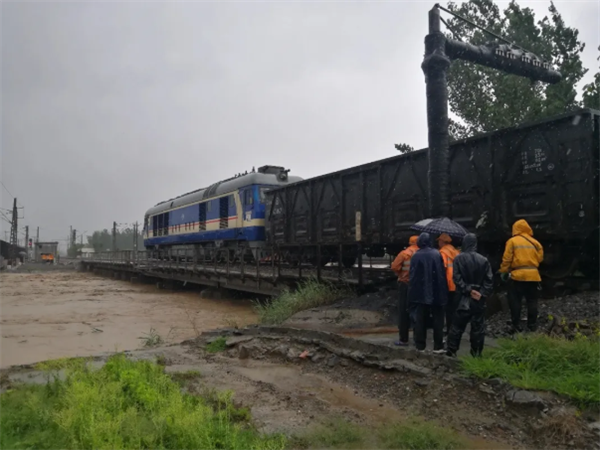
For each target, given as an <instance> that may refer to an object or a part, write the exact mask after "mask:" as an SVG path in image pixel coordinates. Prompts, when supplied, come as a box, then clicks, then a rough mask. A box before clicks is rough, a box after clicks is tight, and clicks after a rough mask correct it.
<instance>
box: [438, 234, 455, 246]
mask: <svg viewBox="0 0 600 450" xmlns="http://www.w3.org/2000/svg"><path fill="white" fill-rule="evenodd" d="M437 240H438V241H439V242H440V244H451V243H452V238H451V237H450V236H449V235H448V234H446V233H442V234H440V236H439V237H438V238H437Z"/></svg>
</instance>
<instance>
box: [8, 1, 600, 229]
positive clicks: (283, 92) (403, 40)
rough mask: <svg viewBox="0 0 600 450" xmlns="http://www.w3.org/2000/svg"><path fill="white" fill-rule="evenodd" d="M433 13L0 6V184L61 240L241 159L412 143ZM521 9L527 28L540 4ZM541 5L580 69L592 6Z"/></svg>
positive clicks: (242, 164) (295, 165)
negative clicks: (573, 31)
mask: <svg viewBox="0 0 600 450" xmlns="http://www.w3.org/2000/svg"><path fill="white" fill-rule="evenodd" d="M434 3H435V2H434V1H427V2H394V3H375V2H370V3H343V2H340V3H325V2H319V3H316V2H315V3H308V2H304V3H300V2H297V3H281V2H280V3H276V2H270V3H267V2H263V3H243V2H238V3H224V2H221V3H125V2H119V3H117V2H115V3H99V2H98V3H91V2H89V3H24V2H21V3H4V4H2V23H1V25H2V130H1V131H2V160H1V167H2V182H3V184H4V185H5V187H6V188H7V189H8V190H10V192H11V193H12V194H13V195H15V196H17V197H18V201H19V204H20V205H23V206H24V207H25V209H24V214H25V219H24V221H22V222H21V223H22V224H23V225H25V224H28V225H30V226H31V228H32V230H34V229H35V227H36V226H40V230H41V231H40V237H41V239H44V240H46V239H57V238H61V239H65V238H66V237H67V235H68V228H69V226H70V225H72V226H73V227H75V228H76V229H77V230H78V231H79V232H83V231H87V232H88V233H91V232H92V231H93V230H95V229H101V228H110V226H111V225H112V221H113V220H116V221H117V222H120V223H131V222H134V221H136V220H138V221H140V222H141V221H142V220H143V214H144V212H145V211H146V209H148V208H149V207H151V206H153V205H154V204H155V203H157V202H158V201H161V200H165V199H167V198H171V197H174V196H176V195H179V194H182V193H184V192H187V191H190V190H193V189H197V188H199V187H203V186H206V185H209V184H211V183H213V182H215V181H218V180H219V179H222V178H227V177H230V176H232V175H233V174H235V173H237V172H240V171H245V170H251V168H252V167H253V166H256V167H258V166H261V165H264V164H274V165H283V166H285V167H287V168H290V169H291V174H293V175H298V176H301V177H305V178H308V177H312V176H315V175H320V174H323V173H327V172H330V171H333V170H338V169H342V168H346V167H351V166H354V165H357V164H361V163H366V162H369V161H373V160H376V159H381V158H385V157H389V156H393V155H395V154H397V152H396V151H395V149H394V146H393V144H394V143H396V142H406V143H409V144H411V145H413V146H414V147H416V148H421V147H425V146H426V143H427V134H426V117H425V83H424V78H423V74H422V72H421V68H420V64H421V61H422V57H423V38H424V36H425V34H426V33H427V11H428V10H429V9H430V8H431V7H432V5H433V4H434ZM519 4H520V5H522V6H530V7H532V8H533V9H534V10H535V11H536V13H537V16H538V18H541V17H542V15H543V14H545V13H546V11H547V7H548V5H549V2H547V1H540V2H526V1H520V2H519ZM556 4H557V6H558V8H559V10H560V11H561V13H562V14H563V17H564V18H565V21H566V22H567V24H568V25H570V26H575V27H576V28H578V29H579V31H580V37H581V39H582V40H583V41H584V42H586V44H587V48H586V52H585V55H584V63H585V65H586V67H589V68H591V69H596V68H597V67H598V64H597V62H596V61H595V58H596V56H597V50H596V49H597V47H598V42H599V39H600V37H599V31H598V30H600V8H599V2H598V1H597V0H593V1H589V2H583V1H564V2H560V1H558V2H556ZM591 72H592V71H590V76H588V77H587V79H588V80H589V79H591ZM0 189H1V190H2V202H1V206H2V207H3V208H11V206H12V198H11V196H10V195H9V194H8V193H7V191H6V189H5V188H4V187H0ZM1 223H2V229H1V237H2V239H4V238H5V232H4V231H5V230H8V227H7V224H6V222H5V221H3V220H2V221H1ZM32 232H33V231H32Z"/></svg>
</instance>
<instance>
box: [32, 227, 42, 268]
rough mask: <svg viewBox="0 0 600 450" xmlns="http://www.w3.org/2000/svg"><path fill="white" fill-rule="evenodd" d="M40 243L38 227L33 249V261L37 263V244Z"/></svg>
mask: <svg viewBox="0 0 600 450" xmlns="http://www.w3.org/2000/svg"><path fill="white" fill-rule="evenodd" d="M38 242H40V227H37V233H36V235H35V244H36V245H35V247H34V249H33V259H34V261H36V262H37V259H38V254H37V253H38V246H37V243H38Z"/></svg>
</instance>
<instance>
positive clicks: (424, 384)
mask: <svg viewBox="0 0 600 450" xmlns="http://www.w3.org/2000/svg"><path fill="white" fill-rule="evenodd" d="M415 384H416V385H417V386H420V387H427V386H429V385H430V384H431V381H429V380H423V379H419V380H415Z"/></svg>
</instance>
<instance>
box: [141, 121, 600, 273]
mask: <svg viewBox="0 0 600 450" xmlns="http://www.w3.org/2000/svg"><path fill="white" fill-rule="evenodd" d="M599 149H600V112H599V111H595V110H590V109H585V110H579V111H575V112H571V113H568V114H564V115H560V116H556V117H552V118H549V119H546V120H542V121H539V122H535V123H528V124H524V125H521V126H516V127H511V128H506V129H502V130H498V131H495V132H492V133H487V134H484V135H480V136H477V137H474V138H470V139H465V140H459V141H455V142H453V143H452V144H451V146H450V183H449V192H448V193H447V195H448V198H449V200H450V204H451V213H450V217H452V218H453V219H454V220H455V221H457V222H458V223H460V224H461V225H463V226H464V227H465V228H467V229H469V230H470V231H473V232H475V233H476V234H477V235H478V237H479V247H480V251H481V252H482V253H484V254H485V255H486V256H488V257H489V258H490V260H491V262H492V264H493V265H494V267H496V268H497V267H498V266H499V264H500V259H501V256H502V252H503V249H504V243H505V242H506V239H507V238H508V237H510V230H511V225H512V223H513V222H514V221H515V220H517V219H520V218H522V219H526V220H527V221H528V222H529V224H530V225H531V227H532V228H533V230H534V234H535V236H536V238H538V239H539V240H540V241H541V242H542V243H543V244H544V247H545V260H544V265H543V267H542V269H543V273H544V274H545V275H546V276H548V277H553V278H562V277H566V276H570V275H572V274H573V273H575V272H576V271H577V270H580V271H582V272H584V273H585V274H586V275H587V276H593V277H596V278H597V277H598V254H599V251H600V250H599V233H600V228H599V215H600V209H599V206H598V205H599V191H600V186H599V164H600V162H599V153H600V150H599ZM427 171H428V161H427V149H424V150H418V151H414V152H410V153H407V154H403V155H399V156H395V157H392V158H387V159H384V160H380V161H375V162H372V163H368V164H364V165H361V166H357V167H352V168H349V169H345V170H342V171H339V172H334V173H330V174H326V175H322V176H318V177H314V178H310V179H306V180H302V179H301V178H299V177H292V176H288V172H289V171H288V170H285V169H284V168H282V167H278V166H264V167H261V168H259V169H258V171H257V172H251V173H248V174H244V175H241V176H237V177H234V178H231V179H229V180H224V181H221V182H219V183H215V184H213V185H211V186H209V187H208V188H204V189H200V190H198V191H194V192H190V193H188V194H184V195H182V196H180V197H176V198H174V199H171V200H167V201H165V202H161V203H159V204H157V205H156V206H155V207H153V208H151V209H149V210H148V211H147V212H146V215H145V220H144V244H145V246H146V248H148V249H157V248H159V249H160V248H191V247H192V246H194V245H198V246H200V247H201V248H204V249H206V248H229V249H237V248H249V249H251V250H252V255H253V256H254V257H255V258H261V257H262V256H264V255H266V254H273V252H277V253H278V257H280V258H282V259H284V260H287V262H289V263H291V264H297V263H299V262H300V261H303V262H310V263H312V264H319V265H323V264H326V263H328V262H330V261H339V262H341V263H342V264H343V265H345V266H352V265H353V264H354V263H355V261H356V258H357V256H358V255H363V254H366V255H367V256H369V257H381V256H384V255H385V254H388V255H396V254H397V253H398V252H399V251H400V250H401V249H402V248H404V247H405V245H406V243H407V241H408V238H409V236H410V235H412V234H414V233H415V232H414V231H412V230H411V228H410V226H411V225H412V224H414V223H415V222H417V221H419V220H421V219H424V218H426V217H427V216H428V213H427V205H428V200H429V199H428V186H427ZM459 244H460V243H459ZM284 254H285V256H284Z"/></svg>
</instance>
